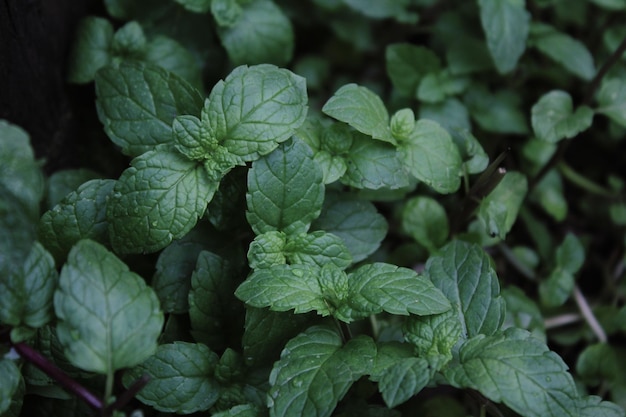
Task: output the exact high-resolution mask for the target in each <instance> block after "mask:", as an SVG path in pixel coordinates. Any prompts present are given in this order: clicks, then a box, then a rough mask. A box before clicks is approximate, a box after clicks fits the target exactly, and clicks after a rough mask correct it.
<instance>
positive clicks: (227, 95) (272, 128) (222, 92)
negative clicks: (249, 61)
mask: <svg viewBox="0 0 626 417" xmlns="http://www.w3.org/2000/svg"><path fill="white" fill-rule="evenodd" d="M307 101H308V98H307V93H306V81H305V79H304V78H302V77H300V76H298V75H295V74H293V73H292V72H290V71H288V70H286V69H281V68H278V67H275V66H274V65H269V64H261V65H255V66H250V67H247V66H240V67H237V68H235V69H234V70H233V71H232V72H231V73H230V74H229V75H228V77H226V78H225V79H224V80H223V81H220V82H218V83H217V84H216V85H215V87H213V90H211V94H210V95H209V98H208V100H207V101H206V103H205V105H204V108H203V110H202V121H203V123H205V124H207V125H208V126H210V130H211V131H212V133H213V135H215V138H216V139H217V141H218V142H219V144H220V145H221V146H224V147H225V148H227V149H228V151H229V152H230V153H232V154H233V155H236V156H237V157H238V158H239V159H240V160H241V161H254V160H256V159H258V158H259V157H260V156H262V155H266V154H268V153H270V152H272V151H273V150H274V149H276V147H277V146H278V144H279V143H281V142H284V141H286V140H287V139H289V138H290V137H291V135H293V134H294V133H295V130H296V129H297V128H298V127H299V126H300V125H301V124H302V123H304V120H305V118H306V113H307Z"/></svg>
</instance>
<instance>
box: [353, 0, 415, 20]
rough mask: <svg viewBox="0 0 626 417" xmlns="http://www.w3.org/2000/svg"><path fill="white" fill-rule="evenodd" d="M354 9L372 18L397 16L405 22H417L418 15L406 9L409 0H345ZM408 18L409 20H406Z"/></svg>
mask: <svg viewBox="0 0 626 417" xmlns="http://www.w3.org/2000/svg"><path fill="white" fill-rule="evenodd" d="M343 2H344V3H345V4H347V5H348V6H349V7H351V8H352V9H354V10H356V11H358V12H361V13H363V14H364V15H365V16H368V17H371V18H372V19H386V18H393V17H395V18H397V19H398V20H401V21H404V22H411V23H415V22H416V21H417V15H414V14H412V13H410V12H408V11H407V10H406V8H407V6H409V4H410V1H409V0H395V1H390V2H379V1H376V0H365V1H363V0H343ZM404 19H408V20H404Z"/></svg>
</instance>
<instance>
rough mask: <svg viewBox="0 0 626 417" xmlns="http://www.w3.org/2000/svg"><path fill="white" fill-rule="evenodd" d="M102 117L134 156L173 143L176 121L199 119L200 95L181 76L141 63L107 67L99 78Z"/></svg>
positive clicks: (112, 136)
mask: <svg viewBox="0 0 626 417" xmlns="http://www.w3.org/2000/svg"><path fill="white" fill-rule="evenodd" d="M96 95H97V100H96V106H97V109H98V117H99V118H100V121H101V122H102V124H103V125H104V131H105V132H106V134H107V135H108V136H109V138H110V139H111V140H112V141H113V143H115V144H116V145H119V146H120V147H121V148H122V152H124V153H125V154H127V155H130V156H138V155H141V154H142V153H144V152H147V151H149V150H152V149H154V148H155V147H156V146H157V145H159V144H164V143H171V142H172V139H173V137H172V121H173V120H174V118H175V117H176V116H178V115H181V114H190V115H195V116H198V115H199V114H200V109H201V108H202V97H201V96H200V93H199V92H198V91H197V90H196V89H195V88H193V87H192V86H191V85H189V84H188V83H187V82H186V81H185V80H183V79H182V78H180V77H179V76H177V75H175V74H172V73H170V72H167V71H166V70H164V69H163V68H161V67H159V66H156V65H151V64H143V63H139V62H132V61H129V62H123V63H121V64H120V65H119V67H118V68H114V67H105V68H103V69H101V70H100V71H98V73H97V74H96Z"/></svg>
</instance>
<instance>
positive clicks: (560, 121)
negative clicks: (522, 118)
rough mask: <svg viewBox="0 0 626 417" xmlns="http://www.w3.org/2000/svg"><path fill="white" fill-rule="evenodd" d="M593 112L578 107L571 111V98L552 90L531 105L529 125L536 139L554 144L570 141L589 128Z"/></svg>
mask: <svg viewBox="0 0 626 417" xmlns="http://www.w3.org/2000/svg"><path fill="white" fill-rule="evenodd" d="M592 122H593V110H591V108H589V107H588V106H580V107H579V108H577V109H576V111H575V112H574V111H573V105H572V97H571V96H570V95H569V94H568V93H566V92H565V91H560V90H554V91H550V92H549V93H546V94H544V95H543V96H541V98H540V99H539V101H537V103H535V105H533V108H532V116H531V123H532V126H533V131H534V132H535V135H536V136H537V138H538V139H541V140H545V141H547V142H550V143H556V142H558V141H560V140H561V139H571V138H573V137H574V136H576V135H578V134H579V133H580V132H584V131H585V130H587V129H589V127H591V123H592Z"/></svg>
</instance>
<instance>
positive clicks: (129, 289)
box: [54, 240, 163, 375]
mask: <svg viewBox="0 0 626 417" xmlns="http://www.w3.org/2000/svg"><path fill="white" fill-rule="evenodd" d="M54 308H55V312H56V315H57V318H58V320H59V321H58V324H57V335H58V337H59V341H60V342H61V344H62V345H63V350H64V352H65V356H66V357H67V358H68V359H69V360H70V361H71V362H72V364H74V365H75V366H77V367H79V368H81V369H84V370H86V371H92V372H97V373H101V374H107V375H110V374H112V373H113V372H114V371H116V370H118V369H121V368H127V367H131V366H134V365H137V364H138V363H140V362H142V361H143V360H145V359H146V358H147V357H148V356H150V355H151V354H152V353H153V352H154V351H155V350H156V347H157V338H158V337H159V335H160V333H161V328H162V326H163V313H162V312H161V310H160V308H159V300H158V299H157V297H156V294H155V293H154V291H153V290H152V289H151V288H150V287H148V286H147V285H146V283H145V281H144V280H143V279H142V278H141V277H140V276H138V275H137V274H135V273H134V272H131V271H130V270H129V269H128V267H127V266H126V265H125V264H124V263H123V262H122V261H121V260H119V259H118V258H117V257H116V256H115V255H114V254H112V253H111V252H109V251H108V250H107V249H106V248H104V247H103V246H102V245H100V244H99V243H96V242H94V241H91V240H81V241H80V242H78V243H77V244H76V245H75V246H74V248H73V249H72V250H71V251H70V254H69V256H68V260H67V263H66V264H65V265H64V266H63V269H62V270H61V275H60V278H59V287H58V289H57V291H56V293H55V294H54Z"/></svg>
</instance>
